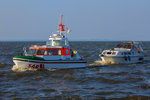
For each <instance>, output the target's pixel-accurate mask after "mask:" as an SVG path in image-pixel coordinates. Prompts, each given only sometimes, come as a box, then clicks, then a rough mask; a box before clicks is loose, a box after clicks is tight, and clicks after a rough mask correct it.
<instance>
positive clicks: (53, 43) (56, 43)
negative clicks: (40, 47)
mask: <svg viewBox="0 0 150 100" xmlns="http://www.w3.org/2000/svg"><path fill="white" fill-rule="evenodd" d="M47 45H50V46H66V41H65V40H53V41H52V40H49V41H47Z"/></svg>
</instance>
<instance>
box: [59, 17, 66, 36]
mask: <svg viewBox="0 0 150 100" xmlns="http://www.w3.org/2000/svg"><path fill="white" fill-rule="evenodd" d="M62 16H63V15H61V23H60V24H59V26H60V30H59V32H60V34H61V33H62V32H64V31H65V30H64V29H65V25H63V24H62Z"/></svg>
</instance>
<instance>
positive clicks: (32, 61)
mask: <svg viewBox="0 0 150 100" xmlns="http://www.w3.org/2000/svg"><path fill="white" fill-rule="evenodd" d="M13 60H18V61H25V62H33V63H46V64H51V63H87V62H86V61H82V62H81V61H79V62H77V61H76V62H73V61H70V62H54V61H53V62H46V61H45V62H38V61H29V60H24V59H13Z"/></svg>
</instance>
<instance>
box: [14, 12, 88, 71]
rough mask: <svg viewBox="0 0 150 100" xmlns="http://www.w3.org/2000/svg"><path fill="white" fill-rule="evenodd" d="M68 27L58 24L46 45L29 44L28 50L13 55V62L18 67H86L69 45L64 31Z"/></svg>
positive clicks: (84, 62) (66, 30) (81, 58)
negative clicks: (55, 31)
mask: <svg viewBox="0 0 150 100" xmlns="http://www.w3.org/2000/svg"><path fill="white" fill-rule="evenodd" d="M69 31H70V30H68V28H66V27H65V25H63V24H62V15H61V24H59V29H58V30H57V33H55V34H52V35H51V36H50V37H49V40H48V41H47V42H46V45H42V46H38V45H33V46H30V47H29V49H28V50H24V52H23V53H22V54H20V55H17V56H15V57H13V62H14V63H15V65H17V66H18V67H24V68H36V69H65V68H81V67H86V61H85V60H84V59H83V57H81V56H80V55H79V53H78V52H77V51H76V50H75V49H73V48H71V47H70V45H69V41H68V39H67V37H66V33H67V32H69Z"/></svg>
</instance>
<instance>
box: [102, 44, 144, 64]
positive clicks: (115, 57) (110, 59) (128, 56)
mask: <svg viewBox="0 0 150 100" xmlns="http://www.w3.org/2000/svg"><path fill="white" fill-rule="evenodd" d="M99 56H100V58H101V59H102V61H103V62H104V63H108V64H133V63H139V62H142V61H143V59H144V54H143V49H142V46H141V44H140V43H138V42H122V43H119V44H118V45H117V46H116V47H115V48H114V49H109V50H104V51H103V52H102V53H101V54H100V55H99Z"/></svg>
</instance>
